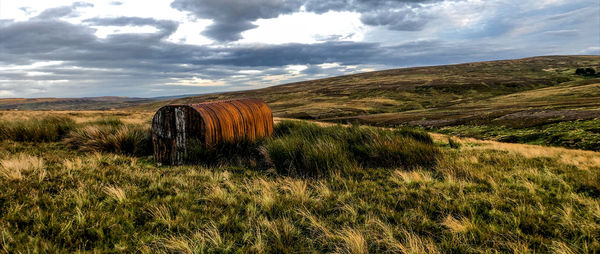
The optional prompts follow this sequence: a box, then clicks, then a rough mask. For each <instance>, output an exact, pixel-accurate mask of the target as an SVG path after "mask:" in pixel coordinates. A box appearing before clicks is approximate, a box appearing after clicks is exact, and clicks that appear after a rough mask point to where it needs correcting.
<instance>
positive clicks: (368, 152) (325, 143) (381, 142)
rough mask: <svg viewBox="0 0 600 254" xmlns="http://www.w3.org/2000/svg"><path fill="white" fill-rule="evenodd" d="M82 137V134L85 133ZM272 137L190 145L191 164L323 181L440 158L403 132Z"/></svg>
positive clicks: (428, 142) (287, 130) (426, 140)
mask: <svg viewBox="0 0 600 254" xmlns="http://www.w3.org/2000/svg"><path fill="white" fill-rule="evenodd" d="M84 132H85V131H84ZM274 132H275V134H274V137H272V138H266V139H261V140H257V141H254V142H232V143H223V144H218V145H216V146H213V147H205V146H204V145H202V144H195V145H192V146H191V148H190V149H189V150H188V154H187V161H188V163H191V164H203V165H207V166H215V165H230V166H231V165H236V166H247V167H254V168H262V169H265V168H268V167H273V168H274V169H275V170H276V171H277V172H278V173H279V174H284V175H289V176H317V177H319V176H323V175H328V174H339V173H343V172H345V171H352V170H356V169H357V167H359V166H369V167H386V168H393V167H405V168H412V167H417V166H425V167H426V166H431V165H434V164H435V161H436V159H437V156H438V155H439V150H438V148H437V147H436V146H435V145H434V144H433V141H432V139H431V137H430V136H429V134H427V133H425V132H423V131H417V130H412V129H408V128H402V129H398V130H386V129H378V128H371V127H360V126H352V127H350V128H347V127H344V126H340V125H338V126H329V127H321V126H318V125H317V124H314V123H308V122H300V121H281V122H280V123H278V124H277V125H275V128H274Z"/></svg>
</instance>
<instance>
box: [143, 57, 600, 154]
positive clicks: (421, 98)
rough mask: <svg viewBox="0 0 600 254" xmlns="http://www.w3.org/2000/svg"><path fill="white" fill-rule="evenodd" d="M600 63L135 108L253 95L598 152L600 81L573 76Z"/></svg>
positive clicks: (432, 71) (333, 116) (287, 106)
mask: <svg viewBox="0 0 600 254" xmlns="http://www.w3.org/2000/svg"><path fill="white" fill-rule="evenodd" d="M599 63H600V56H544V57H532V58H524V59H517V60H503V61H491V62H478V63H466V64H457V65H445V66H432V67H417V68H404V69H396V70H386V71H377V72H369V73H361V74H354V75H348V76H340V77H333V78H327V79H320V80H312V81H305V82H298V83H292V84H286V85H280V86H273V87H269V88H264V89H258V90H251V91H240V92H230V93H221V94H211V95H204V96H194V97H188V98H181V99H175V100H168V101H161V102H156V103H150V104H144V105H140V106H137V107H134V108H132V109H135V110H144V111H148V110H156V109H158V108H159V107H160V106H163V105H166V104H170V103H199V102H204V101H211V100H220V99H229V98H239V97H255V98H260V99H263V100H265V101H266V102H267V103H268V104H269V106H271V108H272V109H273V113H274V115H275V116H279V117H290V118H300V119H315V120H319V121H329V122H341V123H345V122H360V123H363V124H369V125H376V126H397V125H414V126H422V127H424V128H428V129H430V130H433V131H439V132H444V133H447V134H453V135H460V136H471V137H477V138H482V139H491V140H500V141H508V142H518V143H533V144H543V145H555V146H564V147H570V148H578V149H587V150H600V131H598V130H600V119H598V117H600V78H594V77H583V76H579V75H575V69H577V68H581V67H586V68H587V67H591V68H598V64H599ZM581 121H583V122H581ZM561 123H564V124H562V125H561Z"/></svg>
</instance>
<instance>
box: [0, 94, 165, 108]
mask: <svg viewBox="0 0 600 254" xmlns="http://www.w3.org/2000/svg"><path fill="white" fill-rule="evenodd" d="M156 100H157V99H147V98H130V97H120V96H103V97H84V98H7V99H0V110H15V109H16V110H109V109H116V108H123V107H131V106H134V105H139V104H144V103H148V102H152V101H156Z"/></svg>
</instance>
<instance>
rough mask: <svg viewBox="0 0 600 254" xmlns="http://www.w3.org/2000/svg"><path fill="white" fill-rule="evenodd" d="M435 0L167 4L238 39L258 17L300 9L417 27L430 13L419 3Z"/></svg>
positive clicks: (222, 36)
mask: <svg viewBox="0 0 600 254" xmlns="http://www.w3.org/2000/svg"><path fill="white" fill-rule="evenodd" d="M435 1H439V0H429V1H419V0H379V1H371V0H369V1H367V0H332V1H322V0H175V1H173V3H172V4H171V6H172V7H173V8H175V9H178V10H182V11H188V12H190V13H191V14H192V15H194V16H195V17H197V18H201V19H211V20H213V22H214V23H213V24H212V25H210V26H209V27H208V28H207V29H206V30H204V31H203V32H202V33H203V34H204V35H206V36H208V37H210V38H213V39H215V40H217V41H221V42H228V41H237V40H239V39H241V38H242V37H241V33H242V32H244V31H246V30H250V29H253V28H256V27H257V26H256V25H255V24H253V22H254V21H256V20H258V19H271V18H276V17H278V16H280V15H283V14H291V13H295V12H300V11H301V10H302V8H301V7H304V9H305V10H306V11H308V12H315V13H319V14H322V13H325V12H328V11H351V12H358V13H361V14H362V17H361V21H362V22H363V23H364V24H365V25H371V26H384V27H387V28H389V29H391V30H398V31H418V30H421V29H422V28H423V27H424V26H425V24H426V23H427V21H428V20H429V19H431V17H429V16H426V15H423V14H421V11H420V10H419V8H421V7H422V4H423V3H428V2H435Z"/></svg>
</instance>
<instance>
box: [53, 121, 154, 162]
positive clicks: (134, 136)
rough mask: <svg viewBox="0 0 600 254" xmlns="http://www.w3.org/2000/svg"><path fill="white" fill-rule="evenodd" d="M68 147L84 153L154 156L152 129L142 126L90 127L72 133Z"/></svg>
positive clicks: (68, 139)
mask: <svg viewBox="0 0 600 254" xmlns="http://www.w3.org/2000/svg"><path fill="white" fill-rule="evenodd" d="M65 141H66V143H67V145H68V146H70V147H72V148H76V149H80V150H82V151H102V152H112V153H120V154H126V155H138V156H143V155H150V154H152V135H151V132H150V129H149V128H148V127H146V126H140V125H123V126H112V125H89V126H86V127H84V128H79V129H76V130H74V131H73V132H71V134H70V135H69V136H68V137H67V138H66V139H65Z"/></svg>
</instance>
